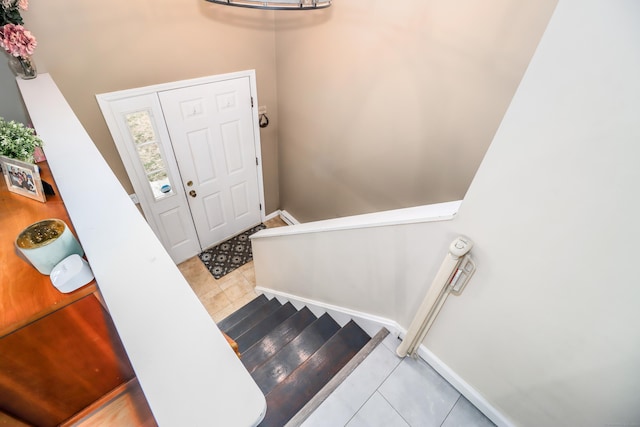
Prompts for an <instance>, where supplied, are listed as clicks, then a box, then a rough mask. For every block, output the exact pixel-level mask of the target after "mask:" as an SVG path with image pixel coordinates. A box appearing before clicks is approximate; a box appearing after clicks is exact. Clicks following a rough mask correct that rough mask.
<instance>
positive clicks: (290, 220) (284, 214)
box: [280, 210, 300, 225]
mask: <svg viewBox="0 0 640 427" xmlns="http://www.w3.org/2000/svg"><path fill="white" fill-rule="evenodd" d="M280 218H282V220H283V221H284V222H286V223H287V224H289V225H297V224H300V222H299V221H298V220H297V219H295V218H294V216H293V215H291V214H290V213H289V212H287V211H285V210H282V211H280Z"/></svg>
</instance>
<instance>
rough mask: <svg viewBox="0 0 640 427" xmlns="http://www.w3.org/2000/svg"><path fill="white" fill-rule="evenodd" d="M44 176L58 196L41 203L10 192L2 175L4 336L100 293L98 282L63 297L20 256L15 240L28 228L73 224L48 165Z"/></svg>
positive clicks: (0, 301) (0, 322)
mask: <svg viewBox="0 0 640 427" xmlns="http://www.w3.org/2000/svg"><path fill="white" fill-rule="evenodd" d="M39 166H40V175H41V177H42V179H43V180H45V181H47V182H48V183H49V184H51V185H52V186H53V187H54V190H55V192H56V195H55V196H47V202H46V203H41V202H39V201H37V200H32V199H29V198H27V197H24V196H21V195H19V194H14V193H11V192H9V190H7V186H6V183H5V180H4V176H0V337H3V336H5V335H7V334H10V333H11V332H13V331H15V330H17V329H19V328H21V327H23V326H25V325H28V324H29V323H31V322H34V321H36V320H38V319H39V318H41V317H43V316H45V315H47V314H49V313H51V312H53V311H56V310H59V309H60V308H62V307H64V306H66V305H68V304H71V303H72V302H74V301H76V300H78V299H80V298H82V297H83V296H85V295H88V294H90V293H92V292H94V291H95V290H96V286H95V281H93V282H91V283H90V284H89V285H87V286H83V287H82V288H80V289H78V290H77V291H75V292H72V293H69V294H63V293H61V292H59V291H58V290H57V289H56V288H55V287H54V286H53V284H52V283H51V280H50V278H49V276H46V275H43V274H40V272H38V270H36V269H35V268H34V267H32V266H31V265H30V264H29V263H28V262H27V261H26V260H25V259H23V258H22V256H21V254H19V252H18V250H17V248H16V247H15V243H14V242H15V239H16V237H17V236H18V234H20V232H21V231H22V230H23V229H24V228H25V227H27V226H28V225H30V224H32V223H34V222H37V221H40V220H43V219H47V218H58V219H62V220H63V221H64V222H65V223H67V225H68V226H69V227H70V229H71V230H72V231H73V225H72V224H71V221H70V220H69V216H68V214H67V211H66V209H65V206H64V203H63V201H62V199H61V198H60V196H59V195H58V194H57V193H58V191H57V188H56V187H55V183H54V181H53V178H52V176H51V173H50V171H49V167H48V165H47V163H46V162H43V163H40V164H39Z"/></svg>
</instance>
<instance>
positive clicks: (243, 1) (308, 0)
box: [207, 0, 331, 10]
mask: <svg viewBox="0 0 640 427" xmlns="http://www.w3.org/2000/svg"><path fill="white" fill-rule="evenodd" d="M207 1H209V2H211V3H216V4H223V5H226V6H237V7H248V8H252V9H268V10H313V9H323V8H325V7H329V6H331V0H277V1H260V0H207Z"/></svg>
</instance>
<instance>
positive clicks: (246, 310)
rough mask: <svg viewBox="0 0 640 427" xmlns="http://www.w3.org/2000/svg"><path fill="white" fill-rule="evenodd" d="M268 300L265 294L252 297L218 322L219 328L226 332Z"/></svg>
mask: <svg viewBox="0 0 640 427" xmlns="http://www.w3.org/2000/svg"><path fill="white" fill-rule="evenodd" d="M267 302H269V299H268V298H267V297H266V296H264V294H262V295H260V296H258V297H256V298H254V299H252V300H251V301H249V302H248V303H247V304H246V305H244V306H242V307H240V308H239V309H238V310H236V311H234V312H233V313H231V314H230V315H228V316H227V317H225V318H224V319H222V320H221V321H220V322H218V328H220V330H221V331H225V332H226V331H227V330H228V329H229V328H231V327H232V326H233V325H235V324H236V323H238V322H240V321H241V320H242V319H244V318H245V317H247V316H248V315H250V314H251V313H253V312H254V311H256V310H257V309H258V308H260V307H261V306H262V305H264V304H266V303H267Z"/></svg>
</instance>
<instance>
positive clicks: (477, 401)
mask: <svg viewBox="0 0 640 427" xmlns="http://www.w3.org/2000/svg"><path fill="white" fill-rule="evenodd" d="M283 219H284V218H283ZM256 291H257V292H258V293H262V294H265V296H267V297H269V298H277V299H278V301H280V302H281V303H282V304H284V303H286V302H290V303H291V304H293V306H294V307H295V308H296V309H297V310H299V309H301V308H302V307H304V306H307V307H308V308H309V310H311V312H312V313H313V314H314V315H315V316H317V317H319V316H321V315H323V314H324V313H329V315H331V317H333V318H334V319H335V321H336V322H337V323H338V324H339V325H340V326H344V325H345V324H346V323H347V322H348V321H349V320H353V321H354V322H356V323H357V324H358V326H360V327H361V328H362V329H363V330H364V331H365V332H366V333H367V334H369V335H370V336H373V335H375V334H376V333H378V331H379V330H380V329H381V328H387V329H388V330H389V334H390V335H393V336H396V337H404V336H405V334H406V333H407V331H406V330H405V329H404V328H402V327H401V326H400V325H399V324H398V323H397V322H395V321H393V320H390V319H387V318H384V317H379V316H373V315H370V314H367V313H363V312H360V311H355V310H350V309H347V308H343V307H338V306H335V305H331V304H325V303H322V302H319V301H315V300H311V299H307V298H300V297H297V296H295V295H291V294H287V293H285V292H280V291H274V290H273V289H267V288H263V287H261V286H256ZM418 355H419V356H420V358H422V359H423V360H424V361H425V362H427V363H428V364H429V365H430V366H431V367H432V368H433V369H435V371H436V372H438V374H440V375H441V376H442V378H444V379H445V380H447V381H448V382H449V384H451V385H452V386H453V387H454V388H455V389H456V390H458V392H459V393H460V394H462V395H463V396H464V397H465V398H466V399H467V400H468V401H469V402H471V403H472V404H473V405H474V406H475V407H476V408H478V410H479V411H480V412H482V413H483V414H484V415H485V416H486V417H487V418H489V419H490V420H491V421H493V423H494V424H496V425H497V426H499V427H512V426H513V425H514V424H513V423H512V422H510V421H509V420H508V419H507V418H506V417H505V416H504V415H502V414H501V413H500V412H499V411H498V410H497V409H496V408H494V407H493V406H492V405H491V404H490V403H489V402H488V401H487V400H486V399H485V398H484V397H482V395H481V394H480V393H478V391H476V390H475V389H474V388H473V387H471V385H469V384H468V383H467V382H465V381H464V380H463V379H462V378H461V377H460V376H459V375H458V374H456V373H455V371H454V370H453V369H451V368H450V367H449V366H448V365H446V364H445V363H444V362H442V360H440V359H439V358H438V357H437V356H436V355H435V354H433V353H432V352H431V351H430V350H429V349H428V348H427V347H426V346H425V345H424V344H421V345H420V347H419V348H418Z"/></svg>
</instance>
